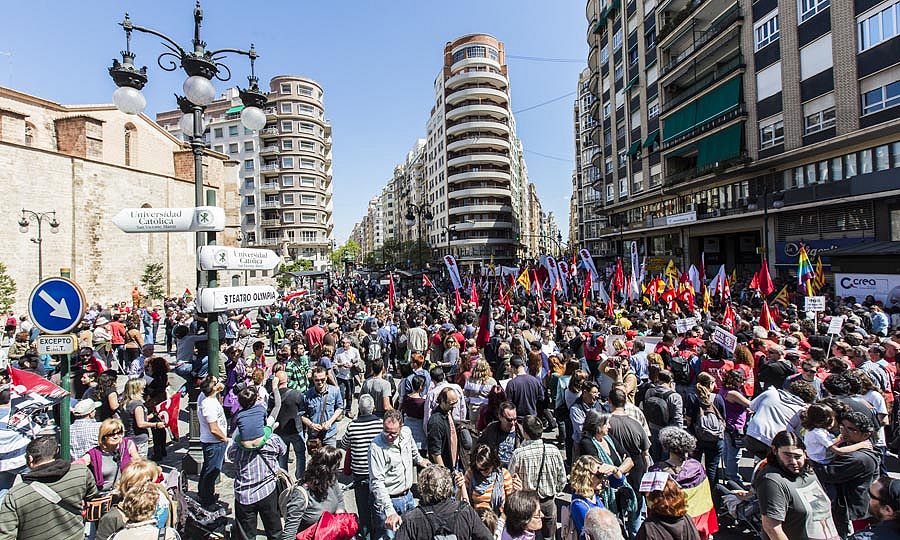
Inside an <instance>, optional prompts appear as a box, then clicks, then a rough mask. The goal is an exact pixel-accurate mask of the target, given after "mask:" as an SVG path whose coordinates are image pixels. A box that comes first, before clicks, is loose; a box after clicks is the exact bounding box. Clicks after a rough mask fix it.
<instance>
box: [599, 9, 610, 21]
mask: <svg viewBox="0 0 900 540" xmlns="http://www.w3.org/2000/svg"><path fill="white" fill-rule="evenodd" d="M607 16H609V6H606V7H605V8H603V11H601V12H600V18H599V19H597V24H598V25H600V24H606V17H607Z"/></svg>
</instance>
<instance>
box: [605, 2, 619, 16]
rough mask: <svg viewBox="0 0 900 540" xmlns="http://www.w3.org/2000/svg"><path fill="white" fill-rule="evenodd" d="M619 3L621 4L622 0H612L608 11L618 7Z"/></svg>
mask: <svg viewBox="0 0 900 540" xmlns="http://www.w3.org/2000/svg"><path fill="white" fill-rule="evenodd" d="M621 5H622V2H620V1H619V0H613V1H612V3H611V4H610V5H609V13H612V12H613V11H615V10H617V9H619V7H620V6H621ZM607 15H608V14H607Z"/></svg>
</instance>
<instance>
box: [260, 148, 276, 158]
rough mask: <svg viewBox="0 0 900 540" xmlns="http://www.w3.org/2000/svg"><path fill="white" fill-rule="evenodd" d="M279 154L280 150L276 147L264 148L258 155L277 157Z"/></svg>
mask: <svg viewBox="0 0 900 540" xmlns="http://www.w3.org/2000/svg"><path fill="white" fill-rule="evenodd" d="M280 153H281V148H278V147H277V146H266V147H265V148H262V149H261V150H260V151H259V155H261V156H277V155H278V154H280Z"/></svg>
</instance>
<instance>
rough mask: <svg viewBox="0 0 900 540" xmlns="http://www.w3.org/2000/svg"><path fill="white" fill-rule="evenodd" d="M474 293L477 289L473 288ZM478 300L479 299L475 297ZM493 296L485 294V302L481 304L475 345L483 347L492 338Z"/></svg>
mask: <svg viewBox="0 0 900 540" xmlns="http://www.w3.org/2000/svg"><path fill="white" fill-rule="evenodd" d="M472 291H473V293H474V291H475V289H474V288H473V289H472ZM475 302H478V299H477V298H476V299H475ZM490 326H491V297H490V296H489V295H487V294H485V296H484V302H482V304H481V314H480V315H479V316H478V334H477V335H476V336H475V346H476V347H478V348H479V349H481V348H482V347H484V346H485V345H487V342H488V341H490V339H491V329H490Z"/></svg>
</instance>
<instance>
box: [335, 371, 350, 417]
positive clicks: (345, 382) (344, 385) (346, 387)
mask: <svg viewBox="0 0 900 540" xmlns="http://www.w3.org/2000/svg"><path fill="white" fill-rule="evenodd" d="M337 383H338V387H339V388H340V389H341V397H342V398H344V414H347V413H349V412H350V407H351V406H352V405H353V377H350V378H349V379H341V378H340V377H338V380H337Z"/></svg>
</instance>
